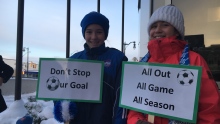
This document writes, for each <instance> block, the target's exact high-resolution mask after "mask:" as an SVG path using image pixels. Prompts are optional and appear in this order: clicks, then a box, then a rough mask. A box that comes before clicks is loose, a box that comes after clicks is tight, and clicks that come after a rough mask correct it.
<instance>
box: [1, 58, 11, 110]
mask: <svg viewBox="0 0 220 124" xmlns="http://www.w3.org/2000/svg"><path fill="white" fill-rule="evenodd" d="M13 73H14V70H13V68H12V67H11V66H9V65H7V64H5V63H4V61H3V59H2V56H1V55H0V77H1V78H2V79H3V83H6V82H7V81H8V80H9V79H10V77H11V76H12V74H13ZM5 109H7V105H6V103H5V100H4V98H3V96H2V93H1V89H0V113H1V112H3V111H4V110H5Z"/></svg>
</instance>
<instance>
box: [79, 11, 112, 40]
mask: <svg viewBox="0 0 220 124" xmlns="http://www.w3.org/2000/svg"><path fill="white" fill-rule="evenodd" d="M90 24H98V25H100V26H102V28H103V30H104V32H105V39H107V37H108V29H109V21H108V18H106V17H105V16H104V15H102V14H101V13H98V12H95V11H93V12H90V13H88V14H87V15H85V16H84V18H83V19H82V21H81V23H80V25H81V27H82V35H83V37H84V38H85V30H86V28H87V26H89V25H90Z"/></svg>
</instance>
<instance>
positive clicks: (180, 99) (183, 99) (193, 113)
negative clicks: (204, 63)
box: [120, 62, 202, 122]
mask: <svg viewBox="0 0 220 124" xmlns="http://www.w3.org/2000/svg"><path fill="white" fill-rule="evenodd" d="M201 70H202V69H201V67H196V66H183V65H168V64H149V63H140V62H139V63H137V62H123V72H122V76H123V77H122V88H121V98H120V106H121V107H124V108H128V109H133V110H135V111H139V112H143V113H148V114H153V115H157V116H161V117H165V118H172V119H174V120H181V121H185V122H195V121H196V118H197V109H198V98H199V90H200V80H201Z"/></svg>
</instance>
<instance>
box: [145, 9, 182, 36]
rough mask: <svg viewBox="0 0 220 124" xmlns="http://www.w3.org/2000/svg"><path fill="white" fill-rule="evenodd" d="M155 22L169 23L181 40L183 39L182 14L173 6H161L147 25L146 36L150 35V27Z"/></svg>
mask: <svg viewBox="0 0 220 124" xmlns="http://www.w3.org/2000/svg"><path fill="white" fill-rule="evenodd" d="M157 21H165V22H168V23H170V24H171V25H172V26H173V27H175V28H176V30H177V31H178V32H179V33H180V35H181V39H183V38H184V33H185V27H184V18H183V14H182V13H181V11H180V10H179V9H178V8H177V7H175V6H174V5H166V6H162V7H160V8H158V9H157V10H156V11H155V12H154V13H153V15H152V16H151V17H150V20H149V23H148V34H150V28H151V25H152V24H153V23H155V22H157Z"/></svg>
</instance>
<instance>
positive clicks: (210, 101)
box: [127, 5, 220, 124]
mask: <svg viewBox="0 0 220 124" xmlns="http://www.w3.org/2000/svg"><path fill="white" fill-rule="evenodd" d="M147 30H148V33H149V37H150V41H149V42H148V46H147V47H148V50H149V52H148V53H147V54H146V55H145V57H143V59H142V60H141V62H150V63H165V64H180V65H190V66H201V67H202V76H201V87H200V96H199V105H198V113H197V124H220V95H219V91H218V87H217V85H216V82H215V80H214V79H213V77H212V74H211V72H210V69H209V67H208V65H207V63H206V61H205V60H204V59H203V57H201V56H200V55H199V54H197V53H195V52H193V51H190V50H189V46H188V44H187V42H186V41H184V40H183V39H184V32H185V31H184V30H185V28H184V18H183V15H182V13H181V11H180V10H179V9H178V8H177V7H175V6H173V5H167V6H162V7H160V8H158V9H157V10H156V11H155V12H154V13H153V15H152V16H151V17H150V20H149V23H148V28H147ZM174 100H175V99H174ZM148 117H150V116H148V114H143V113H140V112H136V111H133V110H129V114H128V120H127V123H128V124H148V123H149V122H148ZM154 124H187V123H186V122H180V121H176V120H171V119H168V118H163V117H157V116H155V118H154Z"/></svg>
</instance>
